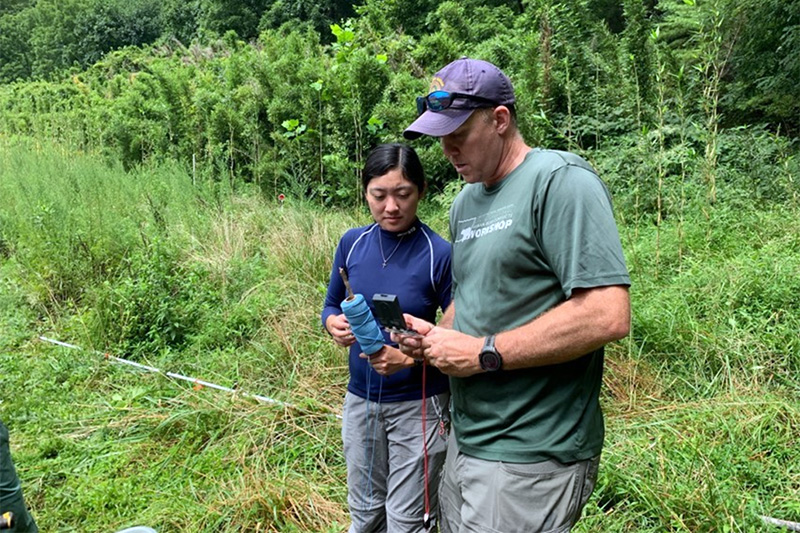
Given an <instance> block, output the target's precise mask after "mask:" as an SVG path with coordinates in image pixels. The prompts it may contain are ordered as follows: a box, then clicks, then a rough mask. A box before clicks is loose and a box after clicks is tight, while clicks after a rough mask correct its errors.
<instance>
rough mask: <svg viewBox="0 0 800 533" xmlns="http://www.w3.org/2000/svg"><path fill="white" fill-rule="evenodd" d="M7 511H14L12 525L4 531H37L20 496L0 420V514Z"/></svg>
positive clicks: (29, 532) (6, 434) (19, 488)
mask: <svg viewBox="0 0 800 533" xmlns="http://www.w3.org/2000/svg"><path fill="white" fill-rule="evenodd" d="M8 511H11V512H12V513H14V521H13V524H14V525H13V527H12V528H11V529H10V530H6V531H16V532H25V533H37V532H38V531H39V528H37V527H36V522H34V521H33V517H32V516H31V515H30V514H29V513H28V508H27V507H26V506H25V500H24V499H23V498H22V487H20V483H19V478H18V477H17V471H16V470H15V469H14V462H13V461H12V460H11V451H10V450H9V446H8V429H6V426H5V425H3V422H2V421H0V514H2V513H6V512H8Z"/></svg>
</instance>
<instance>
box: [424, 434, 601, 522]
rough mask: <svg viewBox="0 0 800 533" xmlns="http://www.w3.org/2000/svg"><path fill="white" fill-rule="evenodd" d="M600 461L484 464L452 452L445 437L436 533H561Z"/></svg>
mask: <svg viewBox="0 0 800 533" xmlns="http://www.w3.org/2000/svg"><path fill="white" fill-rule="evenodd" d="M599 464H600V457H599V456H598V457H594V458H592V459H589V460H586V461H579V462H577V463H573V464H569V465H565V464H561V463H559V462H557V461H544V462H541V463H504V462H496V461H484V460H482V459H476V458H475V457H471V456H469V455H465V454H463V453H460V452H459V451H458V447H457V445H456V438H455V435H451V437H450V444H449V446H448V449H447V461H446V463H445V472H444V477H443V479H442V486H441V491H440V494H439V501H440V508H441V512H442V519H441V531H442V533H467V532H480V533H496V532H499V533H515V532H519V533H567V532H568V531H570V530H571V529H572V526H574V525H575V522H577V521H578V518H580V515H581V511H582V510H583V506H584V505H586V501H587V500H588V499H589V496H590V495H591V494H592V491H593V490H594V485H595V482H596V481H597V467H598V465H599Z"/></svg>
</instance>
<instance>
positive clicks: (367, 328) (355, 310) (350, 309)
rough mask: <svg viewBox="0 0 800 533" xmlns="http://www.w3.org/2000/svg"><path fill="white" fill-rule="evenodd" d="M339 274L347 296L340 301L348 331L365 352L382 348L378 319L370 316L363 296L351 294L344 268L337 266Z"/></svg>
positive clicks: (374, 351) (381, 335) (381, 334)
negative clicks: (348, 327) (348, 324)
mask: <svg viewBox="0 0 800 533" xmlns="http://www.w3.org/2000/svg"><path fill="white" fill-rule="evenodd" d="M339 275H340V276H342V281H343V282H344V287H345V289H347V298H346V299H345V300H343V301H342V312H343V313H344V316H345V317H346V318H347V321H348V322H349V323H350V331H352V332H353V335H354V336H355V338H356V340H357V341H358V344H360V345H361V349H362V350H363V351H364V353H365V354H367V355H372V354H374V353H376V352H378V351H379V350H380V349H381V348H383V345H384V340H383V333H381V328H380V327H379V326H378V321H377V320H375V317H373V316H372V311H370V309H369V306H368V305H367V300H366V299H365V298H364V296H363V295H362V294H353V289H352V287H350V281H349V280H348V279H347V272H345V270H344V268H341V267H339Z"/></svg>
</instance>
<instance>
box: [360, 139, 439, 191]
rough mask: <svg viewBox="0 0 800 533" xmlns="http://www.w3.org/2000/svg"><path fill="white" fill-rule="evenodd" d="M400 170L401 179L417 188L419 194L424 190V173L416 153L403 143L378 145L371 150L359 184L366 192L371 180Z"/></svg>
mask: <svg viewBox="0 0 800 533" xmlns="http://www.w3.org/2000/svg"><path fill="white" fill-rule="evenodd" d="M396 168H397V169H400V172H402V174H403V177H404V178H405V179H407V180H408V181H410V182H411V183H413V184H414V185H416V186H417V190H418V191H419V193H420V194H422V192H423V191H424V190H425V171H424V170H423V168H422V162H421V161H420V160H419V156H418V155H417V152H415V151H414V149H413V148H411V147H410V146H408V145H407V144H403V143H388V144H380V145H378V146H376V147H375V148H373V149H372V151H371V152H370V153H369V155H368V156H367V161H366V162H365V163H364V170H363V171H362V173H361V184H362V185H363V186H364V190H365V191H366V190H367V185H369V182H370V180H372V178H378V177H380V176H383V175H384V174H386V173H387V172H389V171H390V170H394V169H396Z"/></svg>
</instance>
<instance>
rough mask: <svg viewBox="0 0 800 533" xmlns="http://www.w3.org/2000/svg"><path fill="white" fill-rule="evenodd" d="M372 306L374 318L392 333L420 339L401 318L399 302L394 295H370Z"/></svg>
mask: <svg viewBox="0 0 800 533" xmlns="http://www.w3.org/2000/svg"><path fill="white" fill-rule="evenodd" d="M372 305H374V306H375V318H377V319H378V322H380V323H381V325H382V326H383V327H384V328H385V329H387V330H388V331H391V332H392V333H399V334H401V335H410V336H413V337H421V335H420V334H419V333H417V332H416V331H414V330H413V329H408V326H407V325H406V319H405V318H403V310H402V309H401V308H400V301H399V300H398V299H397V295H396V294H383V293H377V294H373V295H372Z"/></svg>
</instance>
